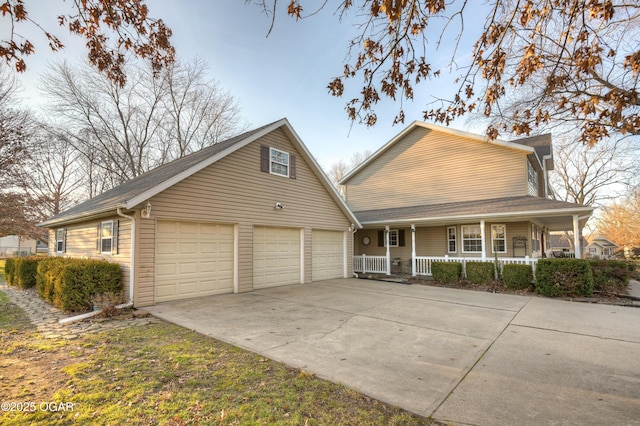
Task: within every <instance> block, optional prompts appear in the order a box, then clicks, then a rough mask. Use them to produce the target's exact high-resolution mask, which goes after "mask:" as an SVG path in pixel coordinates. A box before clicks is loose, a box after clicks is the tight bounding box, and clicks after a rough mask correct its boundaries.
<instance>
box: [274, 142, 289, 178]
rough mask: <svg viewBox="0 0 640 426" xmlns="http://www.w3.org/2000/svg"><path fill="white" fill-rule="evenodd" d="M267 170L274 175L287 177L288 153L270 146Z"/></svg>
mask: <svg viewBox="0 0 640 426" xmlns="http://www.w3.org/2000/svg"><path fill="white" fill-rule="evenodd" d="M269 158H270V161H269V172H270V173H271V174H274V175H278V176H284V177H289V153H288V152H284V151H280V150H279V149H275V148H271V149H270V151H269Z"/></svg>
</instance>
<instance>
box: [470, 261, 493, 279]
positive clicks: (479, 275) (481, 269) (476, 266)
mask: <svg viewBox="0 0 640 426" xmlns="http://www.w3.org/2000/svg"><path fill="white" fill-rule="evenodd" d="M465 269H466V275H467V280H468V281H469V282H471V283H473V284H487V283H490V282H491V281H493V280H494V278H495V270H496V265H495V264H494V263H493V262H467V266H466V268H465Z"/></svg>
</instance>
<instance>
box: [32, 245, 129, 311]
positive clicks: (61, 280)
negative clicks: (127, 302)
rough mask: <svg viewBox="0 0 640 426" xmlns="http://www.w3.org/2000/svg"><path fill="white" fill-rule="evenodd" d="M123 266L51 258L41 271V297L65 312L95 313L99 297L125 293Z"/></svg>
mask: <svg viewBox="0 0 640 426" xmlns="http://www.w3.org/2000/svg"><path fill="white" fill-rule="evenodd" d="M120 277H121V270H120V265H119V264H117V263H112V262H107V261H105V260H94V259H75V258H62V257H50V258H47V259H46V260H45V261H43V262H41V263H40V265H39V267H38V273H37V285H36V288H37V290H38V294H40V296H41V297H42V298H44V299H45V300H47V301H48V302H50V303H52V304H53V305H54V306H55V307H57V308H60V309H62V310H63V311H66V312H81V311H87V310H91V309H92V302H91V299H92V298H93V297H94V296H96V295H99V294H105V293H112V294H118V293H121V292H122V283H121V278H120Z"/></svg>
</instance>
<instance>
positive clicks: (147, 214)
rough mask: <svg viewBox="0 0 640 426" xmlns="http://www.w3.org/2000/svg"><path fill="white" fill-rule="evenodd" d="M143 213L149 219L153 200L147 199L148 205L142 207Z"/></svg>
mask: <svg viewBox="0 0 640 426" xmlns="http://www.w3.org/2000/svg"><path fill="white" fill-rule="evenodd" d="M141 215H142V217H144V218H147V219H148V218H150V217H151V202H149V201H147V205H146V206H145V208H144V209H142V211H141Z"/></svg>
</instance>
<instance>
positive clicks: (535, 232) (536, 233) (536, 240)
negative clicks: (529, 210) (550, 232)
mask: <svg viewBox="0 0 640 426" xmlns="http://www.w3.org/2000/svg"><path fill="white" fill-rule="evenodd" d="M531 250H533V251H540V228H538V225H534V224H531Z"/></svg>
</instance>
